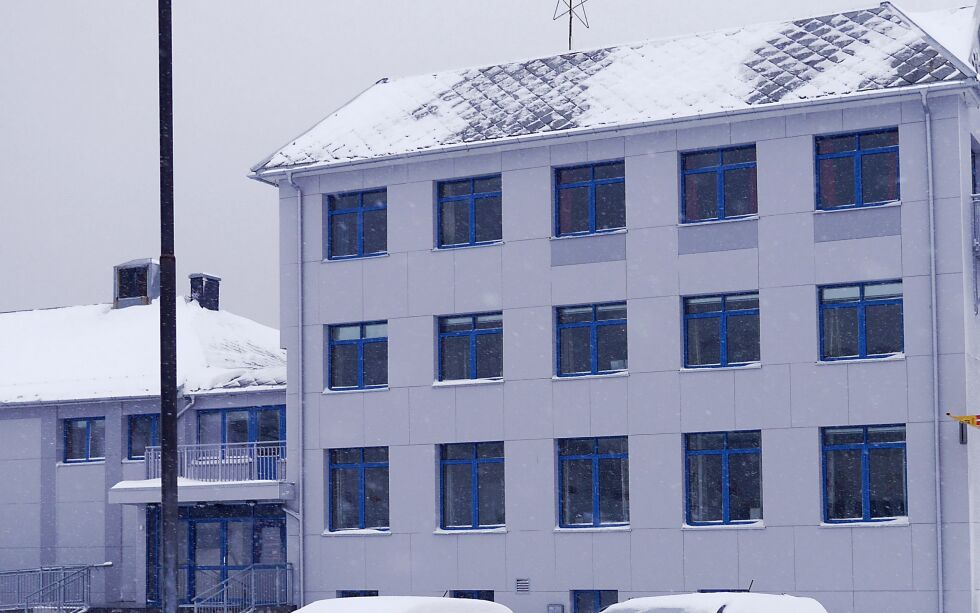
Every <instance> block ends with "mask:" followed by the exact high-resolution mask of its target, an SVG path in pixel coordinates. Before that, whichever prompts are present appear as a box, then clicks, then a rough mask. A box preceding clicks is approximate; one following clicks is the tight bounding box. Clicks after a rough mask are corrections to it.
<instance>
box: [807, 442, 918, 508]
mask: <svg viewBox="0 0 980 613" xmlns="http://www.w3.org/2000/svg"><path fill="white" fill-rule="evenodd" d="M821 439H822V440H821V443H822V448H823V462H822V464H823V500H824V509H823V518H824V521H825V522H829V523H847V522H875V521H886V520H889V519H893V518H896V517H906V516H907V515H908V504H907V499H908V490H907V486H906V458H905V425H904V424H892V425H884V426H845V427H839V428H823V429H822V430H821Z"/></svg>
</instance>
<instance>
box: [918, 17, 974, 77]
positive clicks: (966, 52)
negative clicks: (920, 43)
mask: <svg viewBox="0 0 980 613" xmlns="http://www.w3.org/2000/svg"><path fill="white" fill-rule="evenodd" d="M974 6H975V5H972V4H971V5H969V6H961V7H958V8H952V9H940V10H938V11H926V12H922V13H911V12H910V13H908V16H909V19H911V20H912V21H914V22H915V23H916V24H918V25H919V27H921V28H922V29H923V30H924V31H925V32H926V33H927V34H929V35H930V36H932V37H933V38H935V39H936V42H938V43H939V44H940V45H942V46H944V47H946V49H948V50H949V51H950V52H951V53H953V54H954V55H955V56H956V57H957V58H959V59H960V61H961V62H963V63H964V64H966V65H968V66H969V65H970V50H971V48H972V46H973V37H974V36H976V34H977V31H976V29H975V25H976V24H974V22H973V11H974Z"/></svg>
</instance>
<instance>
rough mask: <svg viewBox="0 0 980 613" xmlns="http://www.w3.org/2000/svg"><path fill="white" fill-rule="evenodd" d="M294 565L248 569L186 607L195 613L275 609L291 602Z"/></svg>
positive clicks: (235, 574)
mask: <svg viewBox="0 0 980 613" xmlns="http://www.w3.org/2000/svg"><path fill="white" fill-rule="evenodd" d="M292 576H293V567H292V565H291V564H282V565H269V566H249V567H248V568H245V569H244V570H240V571H238V572H236V573H234V574H232V575H229V577H228V578H227V579H225V580H224V581H222V582H221V583H219V584H217V585H215V586H214V587H212V588H210V589H208V590H205V591H203V592H201V593H199V594H198V595H197V597H196V598H194V600H193V601H192V602H191V603H190V604H188V605H184V608H187V609H190V608H193V610H194V613H248V612H250V611H252V610H254V609H255V608H256V607H275V606H285V605H288V604H290V601H291V600H292Z"/></svg>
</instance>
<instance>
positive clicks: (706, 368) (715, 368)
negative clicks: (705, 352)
mask: <svg viewBox="0 0 980 613" xmlns="http://www.w3.org/2000/svg"><path fill="white" fill-rule="evenodd" d="M757 368H762V362H750V363H748V364H736V365H734V366H685V367H683V368H681V369H680V372H717V371H719V370H755V369H757Z"/></svg>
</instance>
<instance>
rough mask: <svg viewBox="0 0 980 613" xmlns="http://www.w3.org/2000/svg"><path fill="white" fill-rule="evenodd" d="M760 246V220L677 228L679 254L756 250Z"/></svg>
mask: <svg viewBox="0 0 980 613" xmlns="http://www.w3.org/2000/svg"><path fill="white" fill-rule="evenodd" d="M758 246H759V220H757V219H745V220H741V221H731V222H723V223H706V224H691V225H682V226H680V227H678V228H677V254H678V255H686V254H690V253H708V252H711V251H731V250H733V249H754V248H756V247H758Z"/></svg>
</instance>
